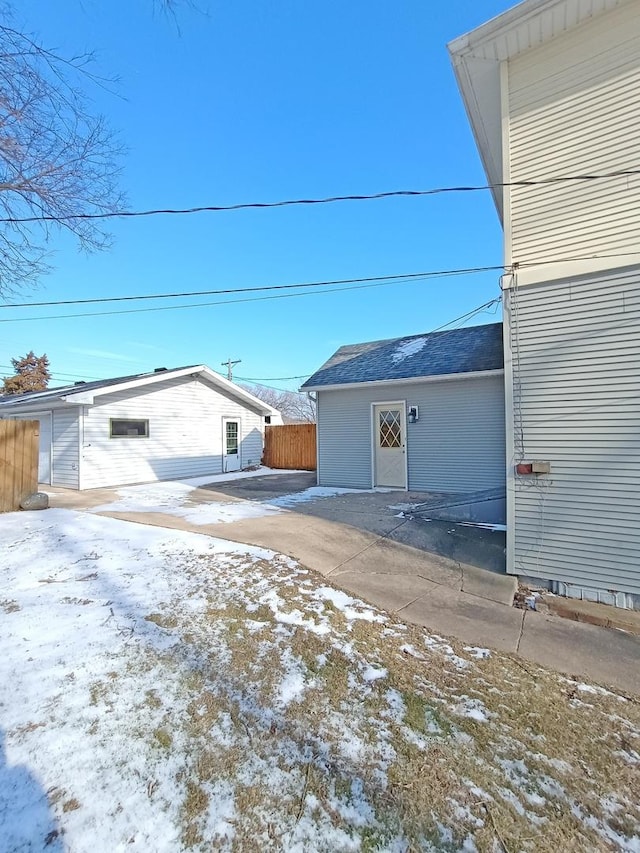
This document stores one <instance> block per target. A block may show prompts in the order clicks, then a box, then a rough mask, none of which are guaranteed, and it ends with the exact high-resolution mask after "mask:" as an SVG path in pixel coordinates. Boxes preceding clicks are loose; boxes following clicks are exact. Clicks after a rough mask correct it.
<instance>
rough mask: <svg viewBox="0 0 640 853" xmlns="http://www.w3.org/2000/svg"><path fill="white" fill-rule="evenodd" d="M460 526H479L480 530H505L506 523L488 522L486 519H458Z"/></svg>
mask: <svg viewBox="0 0 640 853" xmlns="http://www.w3.org/2000/svg"><path fill="white" fill-rule="evenodd" d="M458 524H459V525H460V527H480V528H481V529H482V530H495V531H502V532H506V530H507V525H506V524H489V522H488V521H459V522H458Z"/></svg>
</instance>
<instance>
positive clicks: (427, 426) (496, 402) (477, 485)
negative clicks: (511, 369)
mask: <svg viewBox="0 0 640 853" xmlns="http://www.w3.org/2000/svg"><path fill="white" fill-rule="evenodd" d="M390 400H394V401H395V400H405V401H406V404H407V408H408V407H409V406H418V407H419V409H420V418H419V420H418V422H417V423H415V424H407V453H408V469H409V489H410V490H413V491H443V492H466V491H474V490H476V489H488V488H494V487H501V486H504V482H505V461H504V460H505V427H504V423H505V422H504V379H503V377H502V376H501V375H496V376H490V377H481V378H470V379H463V378H460V379H454V380H442V381H435V382H424V383H422V382H421V383H412V384H402V383H401V382H398V383H393V384H389V385H387V386H373V385H372V386H364V387H362V388H349V389H343V390H335V391H319V392H318V401H319V405H318V482H319V484H320V485H322V486H343V487H351V488H362V489H370V488H371V430H372V415H371V404H372V403H378V402H386V401H390Z"/></svg>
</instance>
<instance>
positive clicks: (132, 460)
mask: <svg viewBox="0 0 640 853" xmlns="http://www.w3.org/2000/svg"><path fill="white" fill-rule="evenodd" d="M223 417H231V418H234V419H237V420H238V422H239V428H240V457H241V464H242V466H243V467H244V466H247V465H257V464H259V463H260V460H261V457H262V447H263V435H264V416H263V415H262V414H259V413H258V412H257V411H254V410H253V409H249V408H247V407H245V406H243V405H242V404H240V403H239V402H238V401H236V400H234V399H233V398H232V397H230V396H227V395H226V394H225V393H223V392H221V391H219V390H217V389H214V388H213V387H212V386H210V385H209V384H207V383H205V382H203V381H201V380H199V379H188V380H185V379H173V380H168V381H167V382H166V383H165V382H163V383H161V384H154V385H149V386H147V387H142V388H135V389H131V390H127V391H120V392H114V393H113V394H106V395H104V396H101V397H96V398H95V404H94V405H93V406H87V407H85V415H84V441H83V446H82V472H83V473H82V483H81V488H83V489H91V488H97V487H100V486H109V485H119V484H124V483H141V482H146V481H152V480H169V479H172V478H178V477H197V476H201V475H206V474H219V473H220V472H221V471H222V470H223V431H222V430H223ZM111 418H117V419H133V420H148V421H149V436H148V438H144V437H135V438H131V439H128V438H126V437H119V438H110V431H109V424H110V419H111Z"/></svg>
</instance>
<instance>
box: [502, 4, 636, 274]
mask: <svg viewBox="0 0 640 853" xmlns="http://www.w3.org/2000/svg"><path fill="white" fill-rule="evenodd" d="M639 58H640V14H638V4H637V3H635V2H633V3H626V4H623V5H621V6H619V7H618V8H616V9H613V10H611V11H608V12H606V13H604V14H601V15H596V16H595V17H594V18H592V19H591V20H589V21H588V22H586V23H583V24H581V25H579V26H578V27H574V28H573V29H569V30H568V31H567V32H565V33H564V34H563V35H561V36H559V37H557V38H555V39H552V40H551V41H549V42H547V43H546V44H543V45H542V46H540V47H537V48H534V49H532V50H528V51H525V52H524V53H522V54H520V55H519V56H517V57H515V58H513V59H511V60H509V62H508V68H507V77H508V95H507V110H508V140H506V144H507V152H506V153H507V154H508V158H507V159H508V164H507V168H508V174H507V180H508V177H509V173H510V179H511V180H512V181H516V180H522V179H528V178H548V177H553V176H560V175H564V176H566V175H584V174H596V175H597V174H603V173H608V172H612V171H617V170H624V169H637V168H638V157H637V153H638V145H637V140H638V137H639V136H640V98H639V97H638V95H639V93H640V61H639ZM639 209H640V175H634V176H629V177H618V178H615V179H608V180H599V181H582V182H580V181H576V182H566V183H558V184H556V185H545V186H540V187H522V188H513V189H512V190H511V193H510V221H508V222H507V221H505V231H506V236H507V243H509V240H510V241H511V243H512V245H511V258H509V257H508V258H507V263H509V262H510V260H515V261H518V262H520V263H523V262H526V263H534V264H535V263H543V262H544V263H545V264H547V268H546V270H545V271H543V273H542V276H541V277H543V278H546V279H549V278H550V277H552V275H553V268H552V267H549V266H548V264H549V262H550V261H554V260H555V261H559V260H560V259H563V258H575V257H584V256H585V255H587V256H590V255H594V254H605V255H617V254H624V253H625V252H634V251H637V250H638V246H640V217H639V216H638V210H639ZM623 263H624V261H623ZM630 263H635V259H633V258H631V259H630ZM593 264H594V265H593V266H592V267H591V268H590V270H591V269H596V268H597V262H595V261H594V262H593ZM599 265H600V267H602V262H600V263H599ZM605 265H606V262H605ZM608 266H609V267H611V266H612V264H609V265H608Z"/></svg>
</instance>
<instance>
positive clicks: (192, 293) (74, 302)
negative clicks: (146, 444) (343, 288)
mask: <svg viewBox="0 0 640 853" xmlns="http://www.w3.org/2000/svg"><path fill="white" fill-rule="evenodd" d="M502 269H504V267H502V266H489V267H469V268H467V269H454V270H451V269H449V270H433V271H430V272H410V273H397V274H395V275H374V276H369V277H368V278H338V279H329V280H327V281H308V282H299V283H297V284H271V285H264V286H261V287H230V288H225V289H223V290H184V291H176V292H175V293H146V294H140V295H137V296H100V297H93V298H90V299H59V300H55V301H51V302H12V303H9V304H6V305H0V309H1V308H43V307H51V306H54V305H88V304H94V303H103V302H131V301H138V300H145V299H182V298H186V297H189V296H221V295H224V294H230V293H253V292H256V291H266V290H290V289H292V288H299V287H328V286H330V285H334V284H360V283H365V282H369V281H371V282H374V281H395V280H397V281H400V280H402V279H407V280H409V279H414V278H416V279H421V278H435V277H437V276H448V275H462V274H464V273H476V272H495V271H496V270H502Z"/></svg>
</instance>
